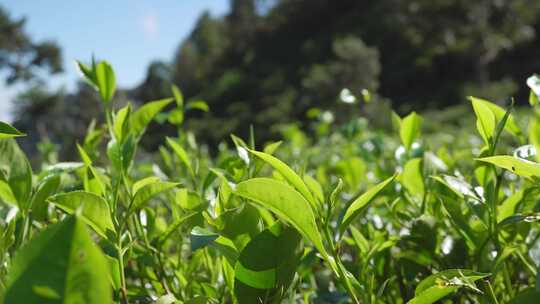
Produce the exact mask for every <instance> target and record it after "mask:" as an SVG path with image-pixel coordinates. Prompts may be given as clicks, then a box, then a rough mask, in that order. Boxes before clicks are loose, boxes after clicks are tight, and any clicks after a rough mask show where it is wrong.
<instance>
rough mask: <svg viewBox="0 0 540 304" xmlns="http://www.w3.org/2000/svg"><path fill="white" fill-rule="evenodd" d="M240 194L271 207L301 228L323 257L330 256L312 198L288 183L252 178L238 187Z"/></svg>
mask: <svg viewBox="0 0 540 304" xmlns="http://www.w3.org/2000/svg"><path fill="white" fill-rule="evenodd" d="M235 193H236V195H239V196H241V197H243V198H246V199H248V200H251V201H253V202H255V203H257V204H259V205H261V206H263V207H265V208H268V209H270V210H271V211H273V212H274V213H276V214H277V215H278V216H280V217H281V218H283V219H284V220H286V221H287V222H289V223H290V224H291V225H293V226H294V227H295V228H296V229H298V231H300V232H301V233H302V234H303V235H304V236H305V237H306V238H307V239H308V240H310V241H311V242H312V243H313V245H315V247H316V248H317V249H318V250H319V251H320V252H321V254H322V255H323V256H328V253H327V251H326V249H325V248H324V246H323V243H322V239H321V235H320V233H319V231H318V229H317V224H316V223H315V215H314V214H313V210H312V209H311V208H310V205H309V203H308V201H306V199H305V198H304V197H303V196H302V195H301V194H300V193H299V192H298V191H296V190H295V189H294V188H292V187H291V186H289V185H288V184H286V183H283V182H280V181H277V180H274V179H271V178H252V179H250V180H247V181H244V182H241V183H239V184H238V185H237V186H236V191H235Z"/></svg>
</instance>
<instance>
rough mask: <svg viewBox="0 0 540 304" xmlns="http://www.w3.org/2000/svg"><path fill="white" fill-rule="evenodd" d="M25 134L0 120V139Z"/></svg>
mask: <svg viewBox="0 0 540 304" xmlns="http://www.w3.org/2000/svg"><path fill="white" fill-rule="evenodd" d="M25 135H26V134H24V133H22V132H21V131H19V130H17V129H15V128H14V127H13V126H11V125H10V124H7V123H5V122H2V121H0V139H4V138H12V137H19V136H25Z"/></svg>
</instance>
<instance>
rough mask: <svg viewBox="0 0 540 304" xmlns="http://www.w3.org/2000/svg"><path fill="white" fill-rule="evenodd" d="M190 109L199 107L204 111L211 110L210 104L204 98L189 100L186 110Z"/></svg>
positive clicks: (198, 108)
mask: <svg viewBox="0 0 540 304" xmlns="http://www.w3.org/2000/svg"><path fill="white" fill-rule="evenodd" d="M190 109H197V110H201V111H203V112H208V110H210V109H209V108H208V104H207V103H206V102H205V101H202V100H195V101H190V102H188V103H187V105H186V110H190Z"/></svg>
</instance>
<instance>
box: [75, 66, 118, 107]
mask: <svg viewBox="0 0 540 304" xmlns="http://www.w3.org/2000/svg"><path fill="white" fill-rule="evenodd" d="M83 73H84V72H83ZM94 75H95V84H96V86H97V88H98V91H99V95H100V96H101V99H102V100H103V101H104V102H105V103H108V102H109V101H111V99H112V98H113V96H114V92H115V90H116V77H115V75H114V70H113V68H112V67H111V65H110V64H109V63H108V62H107V61H101V62H99V63H98V64H97V65H96V66H95V71H94Z"/></svg>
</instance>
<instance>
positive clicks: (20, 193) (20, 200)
mask: <svg viewBox="0 0 540 304" xmlns="http://www.w3.org/2000/svg"><path fill="white" fill-rule="evenodd" d="M0 170H2V171H4V173H5V174H6V180H5V181H6V182H7V184H8V185H9V188H10V189H11V192H12V193H13V197H14V198H15V199H16V200H17V204H18V206H19V208H20V209H21V210H23V211H26V210H28V208H29V207H30V194H31V192H32V168H31V167H30V163H29V162H28V159H27V158H26V156H25V155H24V152H23V151H22V150H21V149H20V148H19V145H17V142H16V141H15V140H14V139H12V138H7V139H2V140H0Z"/></svg>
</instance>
